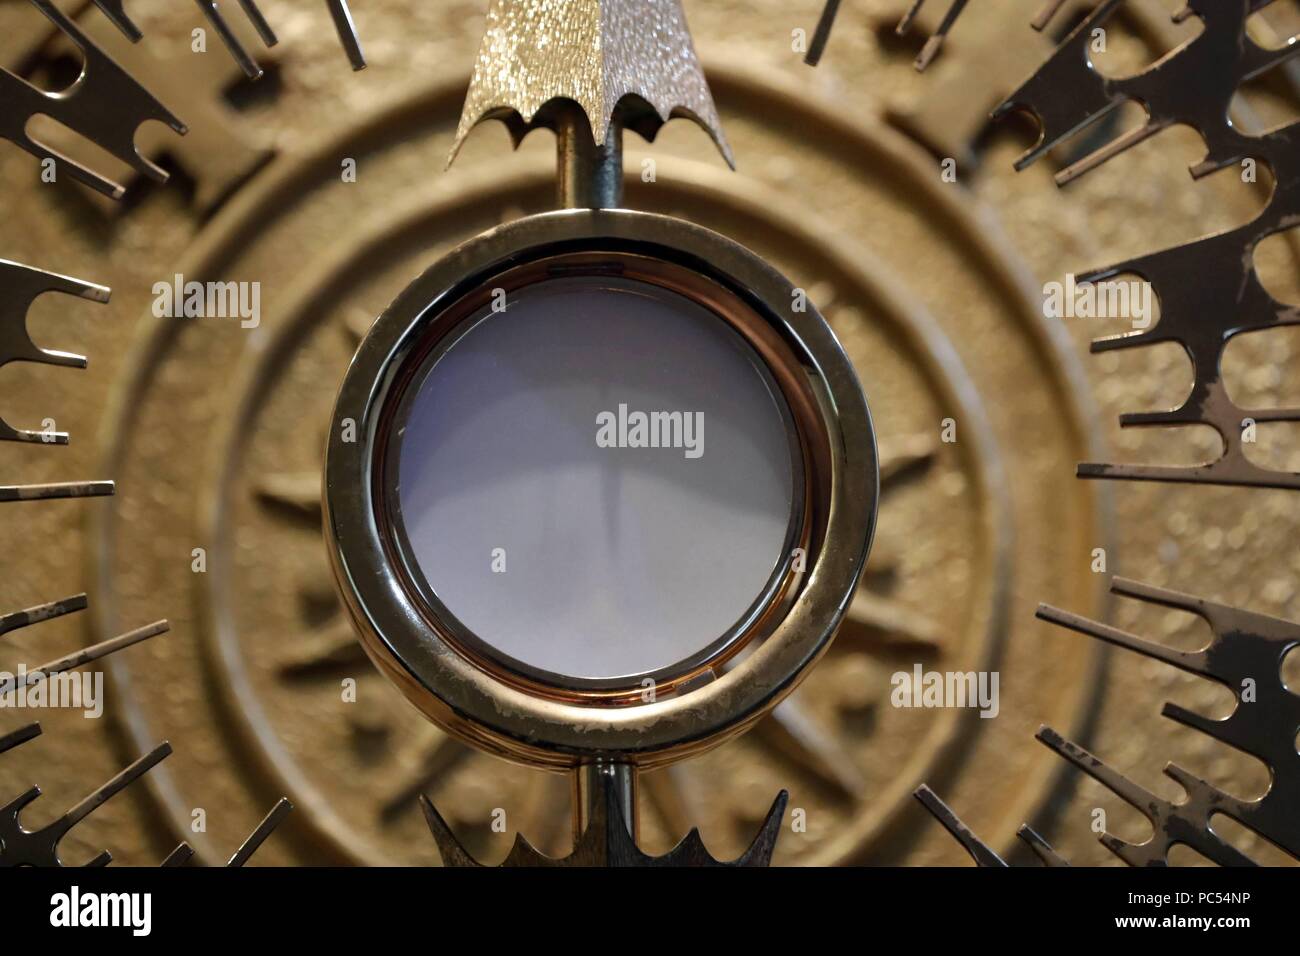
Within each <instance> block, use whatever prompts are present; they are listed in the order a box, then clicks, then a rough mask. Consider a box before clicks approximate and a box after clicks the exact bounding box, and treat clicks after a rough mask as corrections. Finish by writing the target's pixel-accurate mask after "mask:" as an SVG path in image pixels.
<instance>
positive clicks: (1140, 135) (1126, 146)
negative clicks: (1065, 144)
mask: <svg viewBox="0 0 1300 956" xmlns="http://www.w3.org/2000/svg"><path fill="white" fill-rule="evenodd" d="M1163 129H1165V126H1164V125H1162V124H1160V123H1154V122H1147V123H1144V124H1143V125H1141V126H1139V127H1137V128H1136V129H1131V130H1129V131H1128V132H1127V133H1124V134H1123V135H1121V136H1117V137H1115V138H1114V139H1113V140H1111V141H1110V142H1109V143H1107V144H1106V145H1105V146H1103V147H1101V148H1100V149H1098V150H1095V151H1094V152H1091V153H1089V154H1088V155H1087V156H1084V157H1083V158H1082V159H1079V160H1076V161H1075V162H1073V163H1071V164H1070V165H1069V166H1067V167H1066V168H1065V169H1062V170H1061V171H1060V172H1058V173H1057V174H1056V176H1055V177H1054V178H1055V180H1056V185H1058V186H1066V185H1069V184H1070V183H1072V182H1074V181H1075V180H1076V179H1078V178H1079V177H1080V176H1083V175H1085V174H1087V173H1090V172H1092V171H1093V170H1094V169H1096V168H1097V167H1098V166H1102V165H1104V164H1105V163H1108V162H1110V161H1111V160H1112V159H1114V158H1115V157H1116V156H1119V155H1120V154H1121V153H1126V152H1128V151H1129V150H1130V149H1132V148H1133V147H1134V146H1137V145H1139V144H1140V143H1145V142H1146V141H1147V140H1148V139H1150V138H1151V137H1152V136H1155V135H1156V133H1159V132H1161V131H1162V130H1163Z"/></svg>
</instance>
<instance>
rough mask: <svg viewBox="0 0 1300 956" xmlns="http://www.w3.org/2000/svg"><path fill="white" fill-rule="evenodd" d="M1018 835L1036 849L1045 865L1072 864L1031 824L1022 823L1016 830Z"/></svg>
mask: <svg viewBox="0 0 1300 956" xmlns="http://www.w3.org/2000/svg"><path fill="white" fill-rule="evenodd" d="M1016 836H1018V837H1019V838H1020V839H1021V840H1022V841H1023V842H1024V843H1025V845H1026V846H1028V847H1029V849H1031V850H1033V851H1034V854H1035V855H1036V856H1037V857H1038V859H1040V860H1041V861H1042V862H1043V865H1044V866H1069V865H1070V864H1069V862H1068V861H1067V860H1066V859H1065V857H1063V856H1061V854H1059V853H1057V852H1056V850H1054V849H1052V845H1051V844H1050V843H1048V842H1047V841H1046V840H1044V839H1043V838H1042V837H1041V836H1039V834H1038V832H1037V831H1036V830H1034V828H1033V827H1031V826H1030V825H1029V824H1027V823H1026V824H1023V825H1021V827H1020V829H1019V830H1017V831H1016Z"/></svg>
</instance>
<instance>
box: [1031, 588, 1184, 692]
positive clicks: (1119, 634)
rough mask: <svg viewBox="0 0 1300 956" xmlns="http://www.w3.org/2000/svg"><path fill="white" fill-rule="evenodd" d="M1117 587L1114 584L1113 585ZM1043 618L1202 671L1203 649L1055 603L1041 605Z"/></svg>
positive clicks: (1039, 612) (1182, 666) (1147, 654)
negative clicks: (1179, 646) (1143, 634)
mask: <svg viewBox="0 0 1300 956" xmlns="http://www.w3.org/2000/svg"><path fill="white" fill-rule="evenodd" d="M1112 589H1113V586H1112ZM1034 616H1035V617H1037V618H1038V619H1039V620H1040V621H1048V622H1050V623H1052V624H1056V625H1058V626H1060V627H1064V628H1066V629H1068V630H1071V631H1077V632H1078V633H1080V634H1086V635H1088V636H1089V637H1095V638H1096V639H1097V640H1099V641H1105V642H1106V643H1107V644H1113V645H1115V646H1116V647H1125V648H1128V649H1129V650H1131V651H1137V652H1138V653H1139V654H1142V655H1145V656H1146V657H1152V658H1155V659H1156V660H1161V661H1164V662H1165V663H1167V664H1172V665H1173V666H1175V667H1179V668H1182V669H1183V670H1188V671H1194V672H1197V673H1200V663H1201V660H1202V658H1203V655H1202V654H1201V653H1200V652H1199V651H1179V650H1175V649H1174V648H1171V647H1165V646H1164V645H1163V644H1157V643H1155V642H1153V641H1148V640H1145V639H1143V638H1140V637H1137V636H1135V635H1133V634H1129V633H1128V632H1127V631H1121V630H1120V629H1119V628H1117V627H1112V626H1111V625H1109V624H1102V623H1101V622H1100V621H1094V620H1091V619H1089V618H1086V617H1084V616H1082V615H1080V614H1074V613H1072V612H1070V611H1063V610H1061V609H1060V608H1056V607H1052V606H1051V605H1050V604H1040V605H1038V610H1037V611H1036V612H1035V614H1034Z"/></svg>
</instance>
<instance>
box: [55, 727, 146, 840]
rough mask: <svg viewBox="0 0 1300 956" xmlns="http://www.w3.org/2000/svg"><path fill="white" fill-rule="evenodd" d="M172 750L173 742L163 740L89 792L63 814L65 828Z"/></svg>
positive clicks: (92, 811)
mask: <svg viewBox="0 0 1300 956" xmlns="http://www.w3.org/2000/svg"><path fill="white" fill-rule="evenodd" d="M171 752H172V746H171V744H169V743H167V742H166V741H163V742H162V743H161V744H159V745H158V746H157V747H155V748H154V749H153V750H151V751H149V752H148V753H147V754H145V755H144V756H142V757H140V758H138V759H137V760H135V761H134V762H132V763H131V765H130V766H129V767H127V768H126V769H125V770H123V771H122V772H121V773H119V774H117V776H115V777H113V779H111V780H109V781H108V782H107V783H105V784H103V785H101V786H99V787H97V788H96V789H95V790H93V791H92V792H91V793H89V794H87V795H86V796H85V797H84V798H83V799H82V800H81V801H79V802H78V803H77V805H76V806H74V807H73V808H72V809H70V810H69V811H68V812H67V813H65V814H64V815H63V817H62V823H63V829H64V830H65V831H66V830H70V829H72V827H74V826H76V825H77V824H78V823H80V822H81V821H82V820H84V819H85V818H86V817H88V816H90V815H91V814H92V813H94V812H95V810H97V809H99V808H100V807H102V806H103V805H104V804H105V803H107V802H108V801H109V800H111V799H112V798H113V797H115V796H116V795H117V794H119V793H121V792H122V791H123V790H125V789H126V788H127V787H129V786H130V785H131V784H132V783H134V782H135V781H136V780H138V779H140V778H141V777H143V776H144V775H145V774H146V773H148V772H149V771H150V770H152V769H153V768H154V767H156V766H157V765H158V764H160V763H162V761H163V760H165V759H167V757H169V756H170V755H171Z"/></svg>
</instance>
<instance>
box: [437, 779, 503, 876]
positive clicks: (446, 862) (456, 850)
mask: <svg viewBox="0 0 1300 956" xmlns="http://www.w3.org/2000/svg"><path fill="white" fill-rule="evenodd" d="M420 809H421V811H423V813H424V820H425V822H426V823H427V824H428V825H429V832H430V833H432V834H433V841H434V843H436V844H437V845H438V855H439V856H441V857H442V865H443V866H459V867H475V868H477V867H480V866H482V864H481V863H479V861H478V860H476V859H474V857H473V856H471V855H470V854H469V851H467V850H466V849H465V848H464V847H463V846H462V845H461V842H460V840H458V839H456V834H454V833H452V832H451V827H449V826H447V821H446V820H444V819H443V818H442V814H440V813H439V812H438V810H437V808H436V807H435V806H434V805H433V801H432V800H430V799H429V798H428V797H426V796H425V795H424V794H420ZM515 842H516V845H518V839H516V841H515ZM511 852H512V853H513V852H514V851H513V850H512V851H511Z"/></svg>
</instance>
